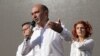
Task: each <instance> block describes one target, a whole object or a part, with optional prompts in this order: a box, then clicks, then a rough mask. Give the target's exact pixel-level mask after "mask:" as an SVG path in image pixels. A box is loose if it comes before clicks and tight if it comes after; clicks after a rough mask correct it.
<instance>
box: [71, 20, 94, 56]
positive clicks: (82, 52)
mask: <svg viewBox="0 0 100 56" xmlns="http://www.w3.org/2000/svg"><path fill="white" fill-rule="evenodd" d="M72 34H73V38H72V43H71V52H70V56H92V51H93V47H94V40H93V39H91V37H90V36H91V34H92V27H91V25H90V24H89V23H88V22H86V21H83V20H81V21H78V22H76V23H75V24H74V26H73V30H72Z"/></svg>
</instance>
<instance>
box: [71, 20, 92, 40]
mask: <svg viewBox="0 0 100 56" xmlns="http://www.w3.org/2000/svg"><path fill="white" fill-rule="evenodd" d="M78 24H83V25H84V27H85V32H86V34H85V38H88V37H89V36H91V34H92V27H91V25H90V24H89V23H88V22H86V21H83V20H81V21H78V22H76V23H75V24H74V27H73V30H72V34H73V36H74V38H78V35H77V33H76V26H77V25H78Z"/></svg>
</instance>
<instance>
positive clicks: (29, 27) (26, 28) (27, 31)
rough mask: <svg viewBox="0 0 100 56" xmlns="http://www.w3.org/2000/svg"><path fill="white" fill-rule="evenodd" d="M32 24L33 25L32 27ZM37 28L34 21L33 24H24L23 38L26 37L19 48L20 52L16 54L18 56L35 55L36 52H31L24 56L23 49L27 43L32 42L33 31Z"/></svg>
mask: <svg viewBox="0 0 100 56" xmlns="http://www.w3.org/2000/svg"><path fill="white" fill-rule="evenodd" d="M31 24H32V25H31ZM34 26H35V23H34V21H32V23H31V22H25V23H23V24H22V33H23V36H24V40H23V42H22V43H21V44H20V45H19V46H18V50H17V52H16V56H33V55H34V54H33V53H34V51H33V50H31V51H30V52H29V53H28V54H27V55H23V54H22V52H23V49H24V46H25V45H26V43H27V42H29V40H30V37H31V35H32V33H33V31H32V27H34Z"/></svg>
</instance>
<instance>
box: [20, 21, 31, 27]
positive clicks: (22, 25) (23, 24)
mask: <svg viewBox="0 0 100 56" xmlns="http://www.w3.org/2000/svg"><path fill="white" fill-rule="evenodd" d="M26 24H29V25H31V22H25V23H23V24H22V27H23V26H24V25H26Z"/></svg>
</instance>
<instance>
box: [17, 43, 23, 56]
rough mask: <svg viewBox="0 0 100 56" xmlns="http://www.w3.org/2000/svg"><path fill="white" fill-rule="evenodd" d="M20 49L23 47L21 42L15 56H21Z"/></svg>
mask: <svg viewBox="0 0 100 56" xmlns="http://www.w3.org/2000/svg"><path fill="white" fill-rule="evenodd" d="M22 47H23V42H22V43H21V44H20V45H19V46H18V49H17V52H16V56H22V55H21V52H22Z"/></svg>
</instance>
